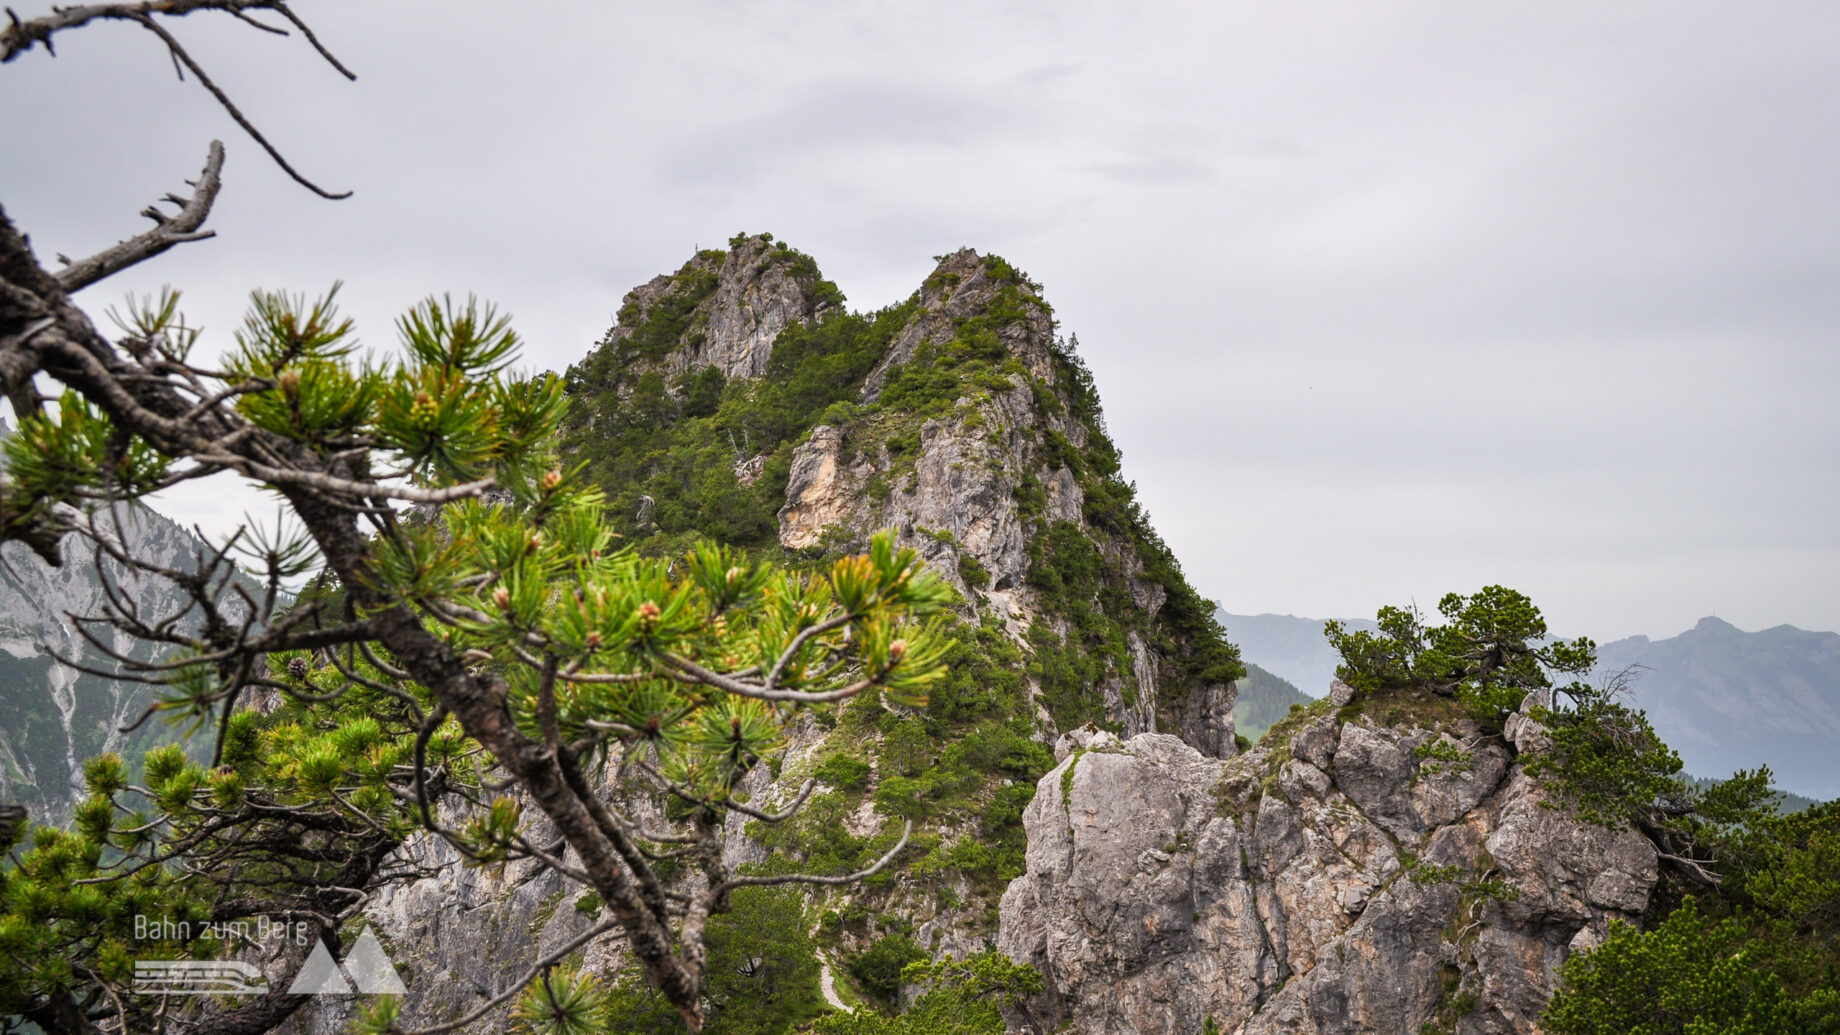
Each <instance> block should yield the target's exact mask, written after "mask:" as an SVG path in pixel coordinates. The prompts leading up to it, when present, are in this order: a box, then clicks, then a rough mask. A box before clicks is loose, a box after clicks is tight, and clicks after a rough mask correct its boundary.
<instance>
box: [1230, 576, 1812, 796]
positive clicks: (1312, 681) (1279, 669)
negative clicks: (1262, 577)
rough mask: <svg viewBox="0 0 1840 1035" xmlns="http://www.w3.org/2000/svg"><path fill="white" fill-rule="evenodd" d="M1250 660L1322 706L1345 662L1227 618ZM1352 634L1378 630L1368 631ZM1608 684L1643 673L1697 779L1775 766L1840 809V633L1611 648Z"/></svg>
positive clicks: (1299, 626)
mask: <svg viewBox="0 0 1840 1035" xmlns="http://www.w3.org/2000/svg"><path fill="white" fill-rule="evenodd" d="M1217 617H1218V618H1219V619H1220V623H1221V624H1222V625H1223V626H1225V627H1226V630H1227V637H1228V638H1229V639H1231V640H1232V641H1233V642H1234V643H1235V644H1237V645H1238V646H1239V649H1240V656H1241V657H1242V658H1243V659H1244V660H1245V661H1246V663H1247V664H1248V665H1249V666H1252V665H1256V666H1258V667H1260V668H1262V669H1265V670H1267V671H1269V672H1270V673H1272V674H1273V675H1275V676H1277V677H1279V678H1281V679H1284V680H1287V681H1289V682H1290V683H1292V684H1295V685H1296V686H1297V688H1298V689H1300V690H1302V691H1303V692H1304V693H1307V694H1311V695H1312V696H1321V695H1322V694H1323V693H1324V692H1326V691H1327V690H1328V687H1329V681H1330V680H1331V679H1333V678H1334V676H1335V666H1336V664H1337V661H1338V659H1337V657H1336V654H1335V651H1334V650H1333V649H1331V648H1330V647H1329V643H1328V641H1327V640H1326V639H1324V638H1323V635H1322V627H1323V621H1322V620H1321V619H1315V618H1298V617H1296V616H1294V615H1274V614H1260V615H1236V614H1229V613H1227V612H1225V611H1221V612H1219V613H1218V615H1217ZM1348 625H1349V627H1350V628H1355V629H1372V628H1374V624H1373V622H1371V621H1366V620H1352V621H1349V623H1348ZM1597 658H1598V672H1597V675H1598V677H1599V678H1602V677H1604V676H1607V675H1608V674H1610V673H1613V672H1616V671H1618V670H1620V669H1623V668H1625V667H1628V666H1630V665H1639V666H1641V669H1640V670H1638V671H1637V672H1636V673H1635V676H1636V677H1637V678H1636V679H1635V681H1634V684H1633V694H1634V699H1635V704H1636V705H1637V706H1638V707H1640V708H1642V709H1644V710H1645V711H1647V712H1648V716H1649V719H1650V720H1651V721H1652V722H1653V723H1654V725H1655V729H1656V730H1657V731H1658V732H1659V733H1660V734H1661V736H1662V738H1663V739H1665V740H1666V741H1667V742H1668V744H1669V745H1670V746H1672V747H1673V748H1674V750H1676V751H1678V752H1680V757H1681V760H1682V761H1683V762H1685V763H1686V768H1687V771H1688V772H1690V773H1693V774H1695V775H1697V776H1703V777H1715V778H1723V777H1726V776H1730V775H1731V774H1732V772H1733V771H1735V770H1737V769H1754V768H1756V767H1757V766H1760V765H1768V766H1769V767H1770V769H1771V771H1772V772H1774V773H1775V774H1776V782H1777V784H1778V785H1779V786H1781V787H1782V788H1784V789H1786V790H1789V791H1793V792H1795V793H1797V794H1803V795H1808V796H1811V797H1815V798H1818V799H1822V800H1825V799H1829V798H1835V797H1840V764H1836V762H1835V752H1836V750H1840V633H1831V632H1809V631H1806V630H1803V629H1798V628H1796V627H1794V626H1792V625H1779V626H1776V627H1775V628H1772V629H1764V630H1762V631H1760V632H1745V631H1743V630H1741V629H1739V628H1737V627H1736V626H1733V625H1732V624H1731V623H1729V622H1726V621H1723V620H1721V619H1718V618H1710V617H1709V618H1703V619H1701V620H1700V622H1699V624H1698V625H1695V626H1694V627H1693V628H1692V629H1689V630H1688V631H1686V632H1684V633H1681V634H1680V635H1679V636H1675V637H1671V638H1668V639H1663V640H1652V639H1650V638H1648V637H1646V636H1631V637H1629V638H1627V639H1622V640H1616V641H1614V642H1612V643H1606V644H1601V645H1600V646H1599V647H1598V650H1597Z"/></svg>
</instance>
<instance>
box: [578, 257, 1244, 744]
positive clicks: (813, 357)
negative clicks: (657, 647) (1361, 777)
mask: <svg viewBox="0 0 1840 1035" xmlns="http://www.w3.org/2000/svg"><path fill="white" fill-rule="evenodd" d="M729 245H730V247H729V250H728V251H726V252H711V251H705V252H700V253H698V254H697V255H696V256H695V257H693V258H692V259H691V260H690V261H689V262H687V263H685V264H684V265H683V266H682V267H681V268H680V269H679V270H678V271H677V272H676V273H674V274H671V275H670V276H666V277H660V278H657V279H654V280H652V281H651V282H649V283H647V284H645V285H642V286H640V287H639V288H636V289H634V291H633V292H632V293H631V294H630V295H629V296H627V302H626V304H625V306H623V307H622V309H621V312H620V318H619V323H618V324H617V325H616V326H615V327H614V328H613V329H612V330H611V331H609V332H608V334H607V336H606V337H605V338H604V339H603V341H602V343H601V345H600V347H599V348H597V349H596V350H595V351H594V353H592V354H591V355H590V356H589V357H588V358H587V359H586V360H584V361H583V362H582V363H581V364H578V365H577V366H576V367H574V368H572V369H571V370H570V371H569V372H568V375H567V377H566V379H565V385H566V387H567V388H568V390H569V392H570V393H571V395H572V396H574V402H575V405H574V407H573V409H572V412H571V418H570V422H571V425H572V428H571V441H570V443H569V446H568V448H569V450H570V452H571V453H572V454H573V455H579V456H581V457H582V458H583V459H585V460H587V461H588V463H589V466H590V470H591V471H593V472H594V473H595V474H596V475H597V476H598V478H599V479H600V481H601V483H602V485H603V487H604V488H605V490H606V492H607V494H608V498H609V500H610V501H611V502H612V509H613V510H614V511H615V512H616V524H617V523H618V522H620V521H625V522H627V524H625V525H624V526H623V527H621V528H620V530H621V531H622V532H623V533H625V534H627V535H629V536H630V537H632V538H633V539H635V540H637V541H638V542H639V543H640V546H641V548H642V549H651V548H664V547H667V546H669V547H671V548H675V547H677V546H678V545H679V544H682V543H687V542H688V540H689V539H690V538H694V537H696V536H698V535H708V536H714V537H716V538H721V539H725V540H727V541H730V542H735V543H738V544H741V545H747V546H752V547H755V548H758V549H768V550H775V551H784V552H788V553H790V554H792V555H794V556H809V557H819V556H823V555H824V554H826V553H830V552H837V551H843V550H850V549H856V548H860V547H861V546H862V545H863V544H865V543H866V542H867V541H868V539H869V537H870V536H872V535H873V534H875V533H876V532H878V531H880V530H883V529H892V530H893V531H894V532H895V534H896V536H897V537H898V540H899V541H900V543H901V544H902V545H904V546H911V547H913V548H914V549H916V550H918V551H919V552H920V553H921V555H922V556H923V557H925V558H926V560H927V562H928V563H929V564H930V565H931V566H932V567H933V569H934V570H935V571H937V572H938V573H939V575H940V576H941V577H942V578H943V579H945V580H946V581H947V582H948V583H950V584H951V585H952V586H953V587H954V588H955V589H956V590H958V592H959V594H960V596H961V597H962V598H963V600H964V602H965V607H966V611H967V614H968V615H970V616H973V617H977V618H978V619H979V620H982V619H983V618H986V617H987V618H990V619H993V620H995V621H997V622H1000V623H1001V624H1002V625H1003V627H1004V628H1005V629H1006V631H1007V632H1008V634H1009V636H1010V637H1011V638H1012V639H1013V640H1014V641H1015V642H1016V643H1017V644H1018V645H1019V646H1022V647H1025V648H1026V649H1028V650H1030V651H1031V652H1032V653H1033V654H1034V656H1035V657H1037V658H1038V659H1041V658H1046V659H1048V660H1049V661H1051V662H1052V664H1048V665H1047V666H1046V667H1047V668H1048V669H1049V670H1051V671H1052V672H1054V673H1055V675H1056V677H1057V678H1056V679H1054V680H1051V681H1050V682H1051V683H1052V684H1053V685H1051V686H1050V687H1049V688H1048V689H1047V690H1046V691H1045V692H1044V695H1043V696H1044V702H1045V704H1044V708H1045V712H1046V715H1047V716H1048V717H1049V721H1050V723H1051V724H1052V725H1053V726H1054V727H1055V728H1056V730H1059V729H1067V728H1072V727H1073V726H1077V725H1080V724H1081V723H1083V722H1087V721H1103V722H1107V723H1111V724H1115V725H1116V726H1117V728H1119V729H1120V730H1121V731H1122V732H1125V733H1127V734H1128V733H1140V732H1145V731H1149V730H1153V729H1160V730H1167V731H1179V732H1180V733H1181V735H1182V736H1183V737H1184V738H1187V739H1188V740H1189V741H1190V742H1191V743H1193V744H1195V745H1196V746H1197V747H1198V748H1200V749H1201V750H1203V751H1205V752H1207V753H1209V754H1212V755H1218V756H1225V755H1230V754H1232V753H1233V751H1234V733H1233V726H1232V714H1231V713H1232V706H1233V693H1234V692H1233V688H1232V680H1233V679H1234V678H1235V677H1236V676H1237V675H1238V674H1240V671H1241V670H1240V668H1239V665H1238V660H1237V656H1236V655H1235V654H1234V652H1233V649H1232V648H1231V647H1230V646H1229V645H1227V644H1226V643H1225V641H1224V639H1223V638H1222V636H1221V633H1220V629H1219V626H1218V624H1217V623H1215V622H1214V620H1213V617H1212V608H1211V607H1209V606H1205V602H1203V601H1201V600H1200V598H1199V596H1198V595H1197V594H1195V592H1194V591H1193V589H1192V588H1190V587H1189V586H1188V584H1187V582H1186V581H1185V580H1184V579H1183V577H1182V574H1181V569H1180V566H1179V565H1178V564H1177V563H1176V561H1175V558H1174V557H1173V556H1172V555H1171V554H1170V552H1169V550H1168V547H1167V546H1165V545H1164V544H1163V543H1162V541H1161V539H1160V538H1158V537H1157V536H1156V533H1155V532H1154V530H1153V529H1152V528H1151V526H1150V523H1149V518H1148V516H1147V515H1146V514H1144V513H1143V511H1142V510H1141V508H1139V507H1138V505H1137V504H1136V502H1135V500H1134V498H1133V495H1134V490H1133V489H1132V488H1131V485H1130V482H1129V481H1128V480H1127V479H1125V478H1124V477H1123V475H1122V473H1121V469H1120V457H1119V454H1118V451H1117V449H1116V448H1115V447H1114V446H1113V445H1112V443H1111V442H1110V440H1109V439H1108V438H1107V437H1106V435H1105V433H1104V424H1103V419H1102V417H1101V415H1100V410H1099V400H1098V394H1097V392H1096V391H1095V389H1094V387H1093V384H1092V379H1091V376H1090V375H1089V374H1088V373H1087V371H1086V368H1085V366H1084V364H1083V363H1082V362H1081V361H1080V358H1079V356H1078V355H1077V354H1075V352H1074V351H1073V349H1072V348H1071V347H1070V346H1069V345H1068V344H1067V343H1066V342H1065V341H1063V340H1062V339H1060V338H1058V337H1057V336H1056V334H1055V324H1054V317H1053V311H1052V309H1051V308H1050V307H1049V305H1048V303H1047V302H1046V301H1045V299H1044V297H1043V293H1042V288H1041V285H1039V284H1037V283H1035V282H1034V281H1032V280H1030V279H1029V277H1028V276H1027V275H1026V274H1025V273H1023V272H1022V271H1021V270H1019V269H1017V268H1016V267H1015V266H1014V265H1013V264H1011V263H1010V262H1008V261H1007V260H1005V259H1003V258H1001V257H999V256H995V255H987V254H980V253H979V252H977V251H975V250H972V249H970V248H962V249H959V250H957V251H954V252H951V253H949V254H946V255H942V256H938V257H937V265H936V266H935V268H934V270H933V271H932V272H931V273H930V274H928V275H927V277H926V278H925V280H924V281H923V282H922V283H921V285H920V287H919V289H918V290H917V291H915V292H914V294H913V295H912V296H910V297H909V298H907V299H906V300H904V301H902V302H900V303H898V304H896V305H892V306H888V307H886V308H884V309H881V310H878V311H875V312H867V313H851V312H847V311H845V310H844V309H843V307H842V305H841V302H842V295H841V293H840V292H838V291H837V290H836V288H835V287H834V286H833V285H831V284H830V282H828V281H825V280H824V279H823V278H822V276H821V274H820V273H819V272H818V268H817V265H816V263H815V262H814V261H813V260H811V259H810V258H809V257H807V256H805V255H803V254H802V253H800V252H798V251H796V250H794V249H792V248H790V247H788V246H787V245H785V244H784V243H781V242H774V241H773V240H772V239H771V238H770V237H769V236H767V235H759V236H753V237H749V236H740V237H736V238H734V239H733V240H731V241H730V242H729ZM628 515H630V517H628Z"/></svg>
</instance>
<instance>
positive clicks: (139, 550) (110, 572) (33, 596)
mask: <svg viewBox="0 0 1840 1035" xmlns="http://www.w3.org/2000/svg"><path fill="white" fill-rule="evenodd" d="M111 525H112V523H111V522H107V521H106V519H105V524H104V530H105V534H113V530H112V528H111ZM119 531H120V535H121V537H122V541H123V544H124V545H125V546H126V548H127V550H128V552H129V553H131V554H132V555H133V556H135V557H138V558H141V559H143V560H146V561H148V562H149V563H152V564H157V565H160V566H162V567H169V568H175V569H179V570H186V569H190V568H191V567H192V566H193V565H194V563H195V560H194V557H195V555H196V553H197V551H198V550H200V549H202V548H204V546H205V544H204V543H203V542H201V541H200V540H199V539H198V538H197V537H196V536H194V535H192V534H191V533H190V532H187V531H186V530H184V529H183V528H180V527H179V526H178V525H177V524H175V523H173V522H172V521H170V520H168V519H166V518H164V517H161V516H160V515H158V514H156V513H153V512H152V511H149V510H145V509H134V508H124V509H123V511H122V513H121V515H120V526H119ZM62 553H63V560H64V563H63V565H62V566H60V567H56V568H54V567H52V566H51V565H49V564H46V563H45V562H44V560H42V559H41V558H40V557H39V556H38V555H37V554H34V553H32V552H31V551H30V550H28V549H26V548H25V546H24V545H23V544H20V543H7V544H5V546H4V547H0V562H3V563H0V801H3V802H10V803H16V804H22V805H25V806H26V807H27V809H28V810H29V811H30V812H31V814H32V818H33V820H34V821H35V822H62V821H64V820H65V819H67V818H68V817H69V815H70V811H71V808H72V806H73V804H74V802H75V801H76V800H77V799H78V798H80V797H81V796H82V795H83V794H85V793H86V792H85V791H84V789H83V774H82V770H81V765H82V762H83V761H84V760H85V759H88V758H90V757H91V756H93V755H98V754H102V753H104V752H109V751H119V752H122V753H123V754H124V755H125V756H127V757H129V758H130V760H132V759H133V758H135V757H136V756H137V753H138V752H139V751H142V750H145V749H146V748H149V747H152V746H155V745H156V744H158V743H162V742H164V741H168V740H172V739H173V734H174V732H175V731H174V730H173V729H172V728H171V727H169V726H166V725H165V724H162V723H159V722H148V723H143V724H142V725H141V726H140V727H139V729H138V730H136V731H135V732H134V733H132V734H124V733H122V731H121V730H122V727H124V726H127V725H130V724H132V723H133V722H134V721H135V720H136V719H139V718H140V717H141V714H142V713H143V712H144V711H145V709H146V708H147V707H148V706H149V705H151V704H153V703H154V701H155V700H157V699H158V696H159V694H158V691H157V689H156V688H153V687H149V686H146V685H144V684H140V683H135V682H132V681H129V680H122V679H108V678H104V677H100V676H95V675H90V674H87V673H83V672H79V671H78V670H76V669H75V668H72V667H70V666H67V665H64V664H61V663H59V662H58V661H57V660H56V659H55V658H53V657H51V656H49V655H48V654H47V653H46V648H49V649H50V651H52V652H55V653H56V654H58V655H61V656H63V657H65V658H68V659H70V660H72V661H75V662H77V663H78V664H82V665H86V666H90V667H93V668H97V669H101V670H104V671H107V670H110V669H113V668H115V667H116V663H115V661H114V660H113V659H111V658H109V657H108V656H107V655H106V654H104V653H103V652H102V651H100V650H98V649H96V647H95V646H94V645H93V644H91V643H89V642H87V641H86V640H85V639H84V638H83V636H82V635H81V634H80V633H79V632H78V630H77V628H76V626H75V625H74V624H73V623H72V622H71V621H70V619H69V617H68V616H69V615H72V614H75V615H79V616H81V615H96V614H100V613H101V611H102V608H103V606H104V604H105V603H106V600H107V596H106V592H105V589H104V582H103V580H104V578H106V579H107V580H108V583H109V585H111V586H113V587H115V590H116V592H117V593H119V594H123V595H125V596H127V597H128V598H130V599H132V600H133V601H134V602H135V604H136V605H137V606H138V607H139V608H140V609H141V611H142V613H143V614H155V615H172V614H177V613H178V612H179V611H180V609H181V608H183V607H184V606H185V603H186V598H185V596H184V594H183V593H182V592H181V591H180V590H179V589H178V588H177V587H176V586H174V585H173V584H172V583H170V582H167V581H166V580H164V579H158V578H154V577H152V576H140V577H133V576H130V575H128V574H127V572H126V571H125V570H124V569H123V568H122V566H121V565H119V564H116V563H115V562H114V561H112V560H107V559H104V561H103V562H102V564H101V566H100V568H98V566H97V564H96V561H95V558H94V555H93V554H92V553H91V552H90V550H89V549H88V548H87V546H86V545H85V543H84V541H83V540H82V539H80V538H78V537H76V536H71V537H68V538H66V539H65V540H64V543H63V544H62ZM235 609H236V610H238V611H239V613H240V607H238V608H235ZM193 614H194V615H195V614H196V612H193ZM91 632H92V633H94V634H96V635H98V636H101V637H102V638H103V639H105V641H107V642H108V643H109V645H110V647H111V648H112V649H114V650H116V651H120V652H122V653H126V654H130V655H132V656H133V657H136V658H141V659H147V658H151V657H152V656H153V655H152V649H151V647H149V646H146V645H141V644H136V643H133V642H131V641H130V640H128V639H127V638H126V637H125V636H122V635H120V634H114V633H113V632H112V631H111V630H107V629H105V628H103V627H101V626H93V627H92V628H91ZM47 703H48V704H49V706H50V707H48V708H47V707H46V706H45V705H46V704H47Z"/></svg>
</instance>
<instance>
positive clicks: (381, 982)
mask: <svg viewBox="0 0 1840 1035" xmlns="http://www.w3.org/2000/svg"><path fill="white" fill-rule="evenodd" d="M354 991H356V992H358V993H359V994H362V995H404V994H406V993H407V992H408V991H409V990H408V989H407V988H406V987H404V986H403V983H402V978H400V977H397V976H396V965H395V964H394V963H392V962H390V956H389V954H388V953H386V952H384V951H383V945H382V944H381V943H379V942H378V941H377V936H376V935H374V934H372V933H371V929H370V928H369V927H368V926H366V927H365V928H364V932H363V933H362V934H360V935H358V940H357V942H356V943H354V944H353V945H352V947H351V951H350V952H348V953H346V954H345V959H344V961H343V967H342V968H341V966H340V964H339V963H337V962H334V961H333V959H332V954H331V953H330V952H327V951H326V943H325V942H323V941H316V942H314V943H313V951H312V953H310V954H309V955H308V956H307V962H306V965H305V966H303V967H301V968H300V973H299V974H296V975H295V976H294V983H293V984H291V985H289V986H288V994H289V995H351V994H352V993H353V992H354Z"/></svg>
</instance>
